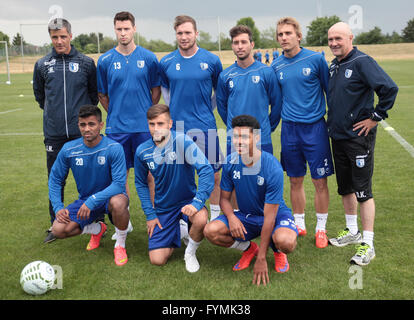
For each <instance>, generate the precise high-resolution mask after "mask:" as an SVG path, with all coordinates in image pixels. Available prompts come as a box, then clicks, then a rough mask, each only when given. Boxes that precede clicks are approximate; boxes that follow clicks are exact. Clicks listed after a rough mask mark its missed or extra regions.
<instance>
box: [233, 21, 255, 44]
mask: <svg viewBox="0 0 414 320" xmlns="http://www.w3.org/2000/svg"><path fill="white" fill-rule="evenodd" d="M229 33H230V38H231V40H233V38H234V37H237V36H238V35H240V34H242V33H247V34H248V35H249V40H250V42H252V41H253V33H252V30H250V28H249V27H248V26H245V25H243V24H239V25H237V26H235V27H233V28H231V29H230V32H229Z"/></svg>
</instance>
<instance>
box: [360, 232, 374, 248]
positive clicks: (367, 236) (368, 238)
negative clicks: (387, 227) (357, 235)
mask: <svg viewBox="0 0 414 320" xmlns="http://www.w3.org/2000/svg"><path fill="white" fill-rule="evenodd" d="M362 242H365V243H367V244H369V246H370V247H371V248H373V247H374V232H373V231H366V230H364V231H362Z"/></svg>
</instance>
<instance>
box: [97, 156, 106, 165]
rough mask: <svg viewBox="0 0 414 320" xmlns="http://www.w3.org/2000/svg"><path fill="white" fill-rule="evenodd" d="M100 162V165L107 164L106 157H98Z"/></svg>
mask: <svg viewBox="0 0 414 320" xmlns="http://www.w3.org/2000/svg"><path fill="white" fill-rule="evenodd" d="M98 163H99V164H100V165H104V164H105V157H104V156H99V157H98Z"/></svg>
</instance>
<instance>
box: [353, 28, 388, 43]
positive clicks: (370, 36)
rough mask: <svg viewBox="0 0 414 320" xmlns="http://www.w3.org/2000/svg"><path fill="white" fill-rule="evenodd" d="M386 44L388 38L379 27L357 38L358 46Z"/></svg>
mask: <svg viewBox="0 0 414 320" xmlns="http://www.w3.org/2000/svg"><path fill="white" fill-rule="evenodd" d="M386 42H387V41H386V37H385V36H384V35H383V34H382V32H381V29H380V28H379V27H374V29H372V30H370V31H368V32H362V33H360V34H359V35H358V36H356V37H355V43H356V44H380V43H386Z"/></svg>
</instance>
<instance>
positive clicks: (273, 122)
mask: <svg viewBox="0 0 414 320" xmlns="http://www.w3.org/2000/svg"><path fill="white" fill-rule="evenodd" d="M216 99H217V111H218V113H219V114H220V117H221V119H222V120H223V122H224V123H225V124H226V126H227V130H230V129H231V121H232V119H233V118H234V117H236V116H238V115H241V114H249V115H251V116H253V117H255V118H256V119H257V121H259V123H260V127H261V135H262V136H261V143H262V144H271V143H272V139H271V136H270V135H271V132H272V131H274V130H275V129H276V127H277V125H278V123H279V120H280V111H281V107H282V94H281V90H280V87H279V83H278V81H277V79H276V76H275V73H274V72H273V70H272V69H271V68H270V67H268V66H266V65H264V64H263V63H261V62H257V61H255V62H254V63H253V64H252V65H250V66H249V67H247V68H245V69H244V68H241V67H239V66H238V64H237V62H235V63H234V64H233V65H231V66H230V67H228V68H227V69H226V70H224V71H223V72H222V73H221V74H220V77H219V81H218V85H217V94H216ZM269 105H270V106H271V112H270V114H269Z"/></svg>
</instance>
